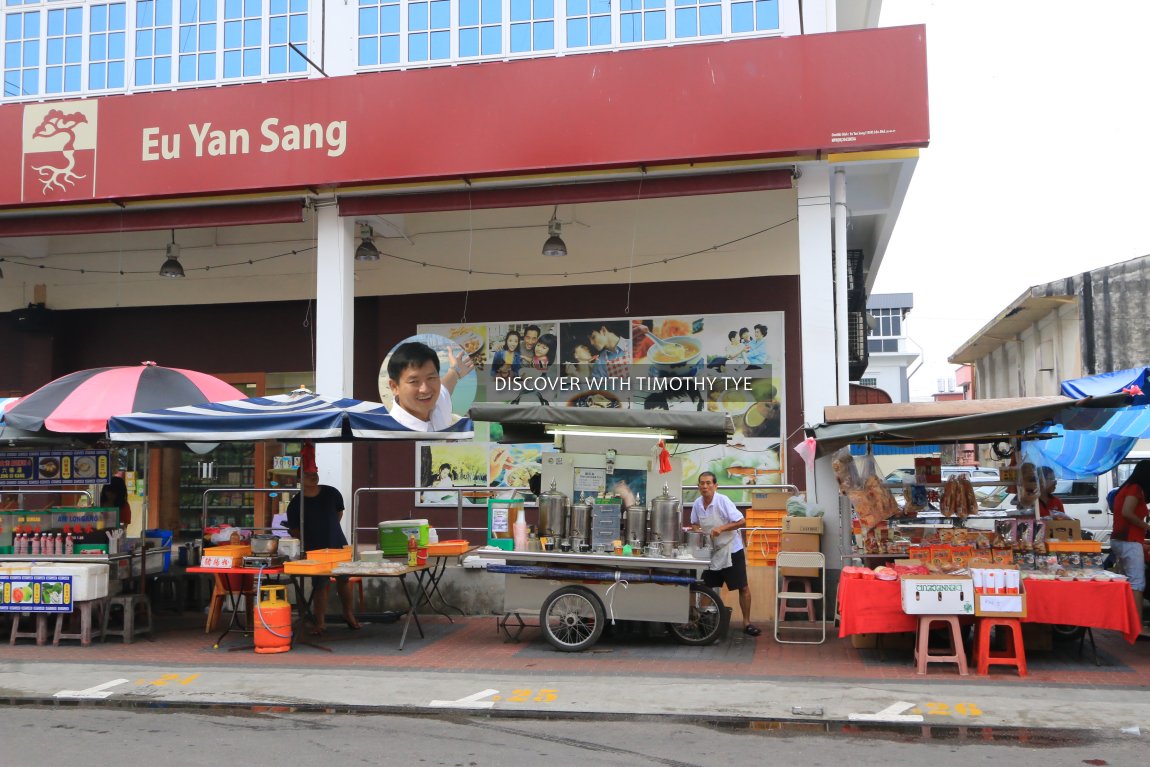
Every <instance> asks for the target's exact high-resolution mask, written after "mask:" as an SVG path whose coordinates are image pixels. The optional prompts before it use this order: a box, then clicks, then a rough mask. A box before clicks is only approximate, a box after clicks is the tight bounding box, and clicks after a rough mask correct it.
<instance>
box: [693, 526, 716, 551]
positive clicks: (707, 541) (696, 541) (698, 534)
mask: <svg viewBox="0 0 1150 767" xmlns="http://www.w3.org/2000/svg"><path fill="white" fill-rule="evenodd" d="M687 547H688V548H690V549H691V551H695V550H697V549H709V548H711V536H709V535H707V534H706V533H704V532H702V531H701V530H691V531H690V532H688V533H687Z"/></svg>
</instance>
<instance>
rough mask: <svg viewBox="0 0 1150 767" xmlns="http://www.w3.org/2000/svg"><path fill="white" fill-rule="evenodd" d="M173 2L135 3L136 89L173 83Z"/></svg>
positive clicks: (138, 0) (155, 0)
mask: <svg viewBox="0 0 1150 767" xmlns="http://www.w3.org/2000/svg"><path fill="white" fill-rule="evenodd" d="M172 2H173V0H136V41H135V42H136V51H135V62H134V64H133V75H132V80H133V82H134V83H135V84H136V85H168V84H169V83H171V82H172Z"/></svg>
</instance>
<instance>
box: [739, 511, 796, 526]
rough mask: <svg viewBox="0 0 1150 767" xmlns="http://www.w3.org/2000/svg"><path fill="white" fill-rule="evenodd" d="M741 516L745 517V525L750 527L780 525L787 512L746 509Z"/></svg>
mask: <svg viewBox="0 0 1150 767" xmlns="http://www.w3.org/2000/svg"><path fill="white" fill-rule="evenodd" d="M743 516H745V517H746V518H747V525H748V526H750V527H782V524H783V519H784V518H785V517H786V516H787V512H785V511H762V510H760V509H747V511H746V512H745V514H744V515H743Z"/></svg>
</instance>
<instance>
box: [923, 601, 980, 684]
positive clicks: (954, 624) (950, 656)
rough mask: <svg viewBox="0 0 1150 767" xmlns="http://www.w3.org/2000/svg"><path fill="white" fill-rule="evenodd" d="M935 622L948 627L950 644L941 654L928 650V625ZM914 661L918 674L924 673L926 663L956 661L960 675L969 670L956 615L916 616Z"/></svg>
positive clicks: (964, 674) (965, 673)
mask: <svg viewBox="0 0 1150 767" xmlns="http://www.w3.org/2000/svg"><path fill="white" fill-rule="evenodd" d="M935 623H944V624H946V625H947V626H949V627H950V645H949V646H948V647H947V648H946V650H944V651H943V653H941V654H933V655H932V654H931V652H930V627H931V625H932V624H935ZM914 662H915V665H916V667H917V668H916V670H917V671H918V673H920V674H925V673H926V664H928V663H957V664H958V673H959V675H960V676H966V675H967V674H968V673H969V671H968V669H967V667H966V650H965V649H963V646H962V633H961V628H960V626H959V625H958V616H957V615H920V616H918V642H917V643H916V644H915V646H914Z"/></svg>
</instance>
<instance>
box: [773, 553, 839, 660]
mask: <svg viewBox="0 0 1150 767" xmlns="http://www.w3.org/2000/svg"><path fill="white" fill-rule="evenodd" d="M788 567H808V568H809V567H817V568H818V570H819V575H818V586H819V587H818V590H817V591H783V569H784V568H788ZM826 592H827V569H826V559H825V558H824V557H823V555H822V554H821V553H820V552H817V551H780V552H779V554H778V558H777V559H776V560H775V599H776V602H775V621H774V623H775V641H776V642H778V643H780V644H822V643H823V642H825V641H827V611H826V605H823V609H822V610H819V620H818V621H817V625H815V626H793V625H791V626H787V627H786V628H787V629H788V630H792V631H810V632H815V631H817V632H819V638H818V639H817V640H815V641H806V640H799V639H782V638H781V637H780V636H779V628H780V624H782V621H781V620H780V619H779V616H780V615H781V614H782V608H783V606H784V605H785V603H786V601H787V600H790V599H806V600H820V601H821V600H823V598H824V596H825V595H826Z"/></svg>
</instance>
